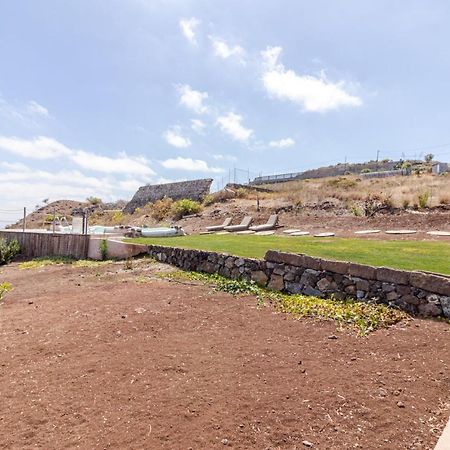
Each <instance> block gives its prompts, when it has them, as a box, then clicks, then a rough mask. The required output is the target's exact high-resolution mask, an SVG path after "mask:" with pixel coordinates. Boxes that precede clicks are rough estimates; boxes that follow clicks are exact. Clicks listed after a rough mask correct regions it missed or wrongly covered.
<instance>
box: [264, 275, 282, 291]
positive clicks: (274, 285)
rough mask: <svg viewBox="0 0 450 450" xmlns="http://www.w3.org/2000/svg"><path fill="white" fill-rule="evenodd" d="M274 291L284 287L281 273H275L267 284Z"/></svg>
mask: <svg viewBox="0 0 450 450" xmlns="http://www.w3.org/2000/svg"><path fill="white" fill-rule="evenodd" d="M267 287H268V288H269V289H272V290H273V291H282V290H283V289H284V280H283V277H282V276H280V275H273V274H272V276H271V277H270V281H269V284H268V286H267Z"/></svg>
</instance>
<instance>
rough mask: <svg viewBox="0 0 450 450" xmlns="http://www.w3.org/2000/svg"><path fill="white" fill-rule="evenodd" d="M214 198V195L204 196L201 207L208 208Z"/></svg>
mask: <svg viewBox="0 0 450 450" xmlns="http://www.w3.org/2000/svg"><path fill="white" fill-rule="evenodd" d="M215 201H216V200H215V198H214V195H212V194H207V195H205V197H204V198H203V205H204V206H209V205H212V204H213V203H214V202H215Z"/></svg>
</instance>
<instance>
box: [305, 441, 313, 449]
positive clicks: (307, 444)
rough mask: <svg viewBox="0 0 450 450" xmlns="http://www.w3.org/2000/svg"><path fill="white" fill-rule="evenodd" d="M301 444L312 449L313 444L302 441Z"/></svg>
mask: <svg viewBox="0 0 450 450" xmlns="http://www.w3.org/2000/svg"><path fill="white" fill-rule="evenodd" d="M302 444H303V445H304V446H305V447H309V448H311V447H314V444H313V443H312V442H309V441H303V442H302Z"/></svg>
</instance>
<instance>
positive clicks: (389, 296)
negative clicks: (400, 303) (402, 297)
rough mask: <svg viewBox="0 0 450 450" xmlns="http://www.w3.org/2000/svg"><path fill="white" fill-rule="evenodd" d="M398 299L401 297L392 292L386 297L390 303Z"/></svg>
mask: <svg viewBox="0 0 450 450" xmlns="http://www.w3.org/2000/svg"><path fill="white" fill-rule="evenodd" d="M398 297H399V296H398V294H397V292H395V291H391V292H388V293H387V295H386V300H388V301H389V302H392V301H394V300H397V299H398Z"/></svg>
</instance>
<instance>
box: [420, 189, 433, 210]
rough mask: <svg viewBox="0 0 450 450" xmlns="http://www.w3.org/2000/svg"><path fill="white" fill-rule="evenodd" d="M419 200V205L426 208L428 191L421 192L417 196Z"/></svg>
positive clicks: (428, 196)
mask: <svg viewBox="0 0 450 450" xmlns="http://www.w3.org/2000/svg"><path fill="white" fill-rule="evenodd" d="M417 199H418V200H419V207H420V208H426V207H427V205H428V200H429V199H430V193H429V192H428V191H425V192H423V193H422V194H419V195H418V196H417Z"/></svg>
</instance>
